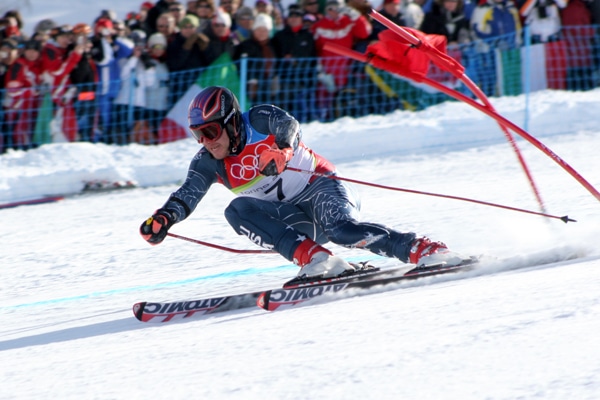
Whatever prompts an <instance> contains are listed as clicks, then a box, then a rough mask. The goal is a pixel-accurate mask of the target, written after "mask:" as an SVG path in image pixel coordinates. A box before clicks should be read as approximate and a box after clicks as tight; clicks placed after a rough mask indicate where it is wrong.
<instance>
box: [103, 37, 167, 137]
mask: <svg viewBox="0 0 600 400" xmlns="http://www.w3.org/2000/svg"><path fill="white" fill-rule="evenodd" d="M145 39H146V38H145V37H144V39H143V40H141V39H140V40H138V41H136V45H135V47H134V50H133V53H132V55H131V57H129V58H128V59H127V61H126V62H125V64H124V65H123V67H122V68H121V80H122V86H121V90H120V91H119V95H118V96H117V97H116V98H115V110H116V114H117V124H116V126H115V128H116V129H115V133H114V135H113V136H114V141H115V143H118V144H127V143H129V142H130V141H131V142H137V143H141V144H154V143H156V131H154V130H152V129H151V126H156V124H157V123H158V122H157V121H156V119H157V118H158V114H156V113H154V112H152V113H151V112H150V110H151V109H152V110H155V109H156V108H158V109H159V110H165V109H166V107H167V91H166V90H165V88H166V85H167V81H168V79H169V74H168V69H167V67H166V65H165V63H164V62H162V61H161V60H160V59H161V57H163V55H164V53H165V51H166V45H167V40H166V38H165V37H164V35H162V34H161V33H159V32H157V33H154V34H152V35H151V36H150V38H149V39H148V40H147V41H146V40H145ZM157 103H159V104H157ZM160 103H162V104H160ZM131 106H133V113H130V112H129V109H130V107H131ZM130 116H131V117H132V119H130ZM151 124H154V125H151ZM130 132H132V134H131V138H130V135H129V133H130Z"/></svg>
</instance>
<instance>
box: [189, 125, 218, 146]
mask: <svg viewBox="0 0 600 400" xmlns="http://www.w3.org/2000/svg"><path fill="white" fill-rule="evenodd" d="M190 130H191V131H192V135H194V137H195V138H196V140H205V141H209V142H214V141H215V140H218V139H219V138H220V137H221V135H222V134H223V129H221V125H219V124H217V123H214V122H211V123H208V124H204V125H195V126H191V127H190Z"/></svg>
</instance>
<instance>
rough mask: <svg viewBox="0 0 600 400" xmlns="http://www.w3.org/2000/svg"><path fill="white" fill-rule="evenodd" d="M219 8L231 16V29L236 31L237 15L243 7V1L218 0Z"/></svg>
mask: <svg viewBox="0 0 600 400" xmlns="http://www.w3.org/2000/svg"><path fill="white" fill-rule="evenodd" d="M218 1H219V8H220V9H221V10H222V11H224V12H225V13H227V15H229V19H230V21H231V25H230V26H229V28H230V29H235V13H236V12H237V10H238V9H239V8H240V7H241V6H242V0H218Z"/></svg>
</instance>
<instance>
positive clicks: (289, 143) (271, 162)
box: [250, 105, 301, 175]
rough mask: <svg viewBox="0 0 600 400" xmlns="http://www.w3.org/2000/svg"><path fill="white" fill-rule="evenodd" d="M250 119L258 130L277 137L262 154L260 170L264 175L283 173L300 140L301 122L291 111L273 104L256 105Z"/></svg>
mask: <svg viewBox="0 0 600 400" xmlns="http://www.w3.org/2000/svg"><path fill="white" fill-rule="evenodd" d="M250 121H251V123H252V126H253V127H254V128H255V129H256V130H257V131H258V132H260V133H265V134H269V135H273V136H274V137H275V143H274V144H273V145H272V146H271V148H270V149H268V150H265V151H263V152H262V153H261V154H260V156H259V158H258V170H259V171H260V173H261V174H263V175H279V174H281V173H282V172H283V171H284V170H285V167H286V165H287V163H288V162H289V161H290V160H291V159H292V157H293V156H294V150H295V149H296V148H297V147H298V143H299V142H300V137H301V132H300V123H299V122H298V120H296V118H294V117H293V116H291V115H290V114H289V113H287V112H285V111H284V110H282V109H280V108H278V107H275V106H271V105H264V106H257V107H254V108H253V109H252V110H251V113H250Z"/></svg>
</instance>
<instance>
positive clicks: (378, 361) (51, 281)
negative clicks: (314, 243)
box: [0, 90, 600, 399]
mask: <svg viewBox="0 0 600 400" xmlns="http://www.w3.org/2000/svg"><path fill="white" fill-rule="evenodd" d="M493 104H494V107H496V109H498V110H499V112H500V113H501V114H502V115H504V116H506V117H507V118H509V119H511V120H512V121H514V122H515V123H517V124H520V125H522V124H523V123H524V118H525V117H524V111H523V110H524V109H525V99H524V98H523V97H512V98H501V99H493ZM599 105H600V91H599V90H596V91H592V92H587V93H566V92H553V91H547V92H541V93H537V94H535V95H534V96H532V98H531V103H530V117H531V119H530V120H529V121H528V126H529V132H530V133H531V134H532V135H534V136H535V137H536V138H537V139H539V140H541V141H542V142H543V143H544V144H545V145H547V146H548V147H549V148H550V149H552V150H553V151H554V152H555V153H556V154H558V155H559V156H560V157H561V158H562V159H563V160H564V161H565V162H567V163H568V164H569V165H570V166H571V167H573V168H574V169H575V170H576V171H578V172H579V173H580V174H581V175H582V176H583V177H584V178H586V179H587V180H588V181H589V182H590V183H591V184H592V185H593V186H594V187H596V188H598V187H600V173H599V171H600V158H599V157H598V152H599V151H600V129H599V126H600V124H599V122H600V118H599V117H598V115H599V114H598V112H597V110H598V106H599ZM303 135H304V140H305V142H306V143H307V144H308V145H309V146H311V147H312V148H314V149H315V151H317V152H318V153H320V154H322V155H324V156H326V157H328V158H329V159H331V160H332V161H334V162H335V163H336V164H337V166H338V169H339V173H340V175H341V176H343V177H348V178H352V179H358V180H363V181H367V182H373V183H377V184H381V185H387V186H394V187H399V188H406V189H413V190H419V191H427V192H435V193H443V194H449V195H454V196H461V197H468V198H474V199H478V200H483V201H487V202H493V203H498V204H503V205H509V206H513V207H517V208H522V209H528V210H532V211H539V207H538V204H537V202H536V201H535V198H534V196H533V194H532V190H531V188H530V186H529V183H528V181H527V179H526V178H525V176H524V174H523V172H522V170H521V168H520V166H519V164H518V162H517V158H516V156H515V155H514V153H513V151H512V149H511V147H510V146H509V145H508V144H507V143H506V141H505V138H504V135H503V134H502V132H501V131H500V129H499V128H498V127H497V125H495V123H494V121H493V120H491V119H490V118H488V117H486V116H484V115H481V114H480V113H478V112H477V111H474V110H472V109H470V108H469V107H468V106H466V105H463V104H459V103H446V104H441V105H438V106H436V107H432V108H430V109H427V110H425V111H422V112H418V113H411V112H402V111H398V112H395V113H392V114H390V115H387V116H369V117H365V118H361V119H351V118H346V119H342V120H340V121H337V122H334V123H330V124H320V123H312V124H307V125H304V126H303ZM518 144H519V147H520V148H521V150H522V152H523V156H524V158H525V160H526V161H527V163H528V165H529V167H530V169H531V172H532V175H533V177H534V179H535V182H536V184H537V185H538V188H539V189H540V193H541V196H542V198H543V200H544V203H545V208H546V212H547V213H549V214H552V215H557V216H563V215H569V217H571V218H574V219H576V220H577V221H578V222H576V223H568V224H564V223H563V222H561V221H559V220H556V219H549V218H543V217H539V216H536V215H532V214H526V213H520V212H515V211H508V210H504V209H498V208H493V207H486V206H482V205H477V204H473V203H466V202H461V201H456V200H448V199H443V198H437V197H428V196H423V195H415V194H409V193H403V192H398V191H390V190H384V189H378V188H373V187H369V186H362V185H360V186H357V188H358V189H359V191H360V192H361V194H362V197H363V204H362V211H363V219H364V220H367V221H376V222H382V223H385V224H387V225H389V226H391V227H394V228H396V229H400V230H404V231H409V230H411V231H415V232H417V233H419V234H425V235H428V236H430V237H431V238H433V239H435V240H443V241H445V242H446V243H447V244H448V245H449V246H450V247H451V248H452V249H455V250H457V251H461V252H464V253H466V254H485V255H486V256H488V257H490V258H492V257H498V258H500V259H504V258H506V257H512V258H511V260H510V261H500V262H496V263H495V264H494V263H492V264H489V265H488V266H487V267H486V268H482V269H481V270H479V271H473V272H472V273H468V274H463V275H452V276H445V277H437V278H427V279H423V280H419V281H415V282H410V283H406V284H403V285H396V286H395V287H394V288H393V290H392V288H383V289H377V290H373V291H370V292H368V293H360V294H361V295H360V296H344V297H342V298H338V299H336V301H331V300H332V299H327V301H318V302H314V303H311V304H308V305H306V306H301V307H297V308H292V309H288V310H284V311H281V312H274V313H268V312H266V311H262V310H260V309H258V308H257V309H251V310H248V311H244V312H230V313H224V314H220V315H215V316H211V317H206V318H199V319H194V320H190V321H188V322H177V323H171V324H162V325H161V324H143V323H140V322H138V321H137V320H136V319H135V318H134V317H133V314H132V312H131V306H132V305H133V303H135V302H137V301H146V300H147V301H168V300H186V299H194V298H203V297H207V296H218V295H224V294H229V293H241V292H244V291H249V290H252V291H254V290H259V289H268V288H274V287H277V286H278V285H281V284H282V283H283V282H284V281H285V280H287V279H289V278H291V277H292V276H294V274H295V273H296V271H297V267H295V266H293V265H291V264H290V263H289V262H287V261H286V260H284V259H283V258H281V257H280V256H277V255H236V254H233V253H228V252H223V251H218V250H215V249H210V248H207V247H204V246H200V245H196V244H192V243H189V242H185V241H182V240H177V239H174V238H167V240H165V242H164V243H162V244H161V245H159V246H154V247H152V246H149V245H148V244H147V243H146V242H144V241H143V240H142V239H141V238H140V237H139V235H138V232H137V231H138V227H139V225H140V224H141V223H142V221H144V219H145V218H147V217H148V216H149V215H151V214H152V212H153V211H154V210H155V209H157V208H159V207H160V206H161V205H162V204H163V203H164V201H165V200H166V199H167V197H168V196H169V194H170V193H171V192H173V191H174V190H176V189H177V187H178V183H179V182H181V181H182V180H183V179H184V178H185V174H186V171H187V166H188V163H189V160H190V159H191V158H192V156H193V155H194V154H195V152H196V151H197V150H198V144H197V143H194V141H193V140H184V141H180V142H177V143H172V144H166V145H161V146H152V147H146V146H139V145H130V146H125V147H116V146H106V145H100V144H89V143H75V144H55V145H46V146H42V147H40V148H39V149H36V150H33V151H29V152H9V153H7V154H4V155H2V156H0V171H1V172H0V204H2V203H9V202H14V201H19V200H22V199H34V198H39V197H42V196H47V195H66V197H65V199H64V200H62V201H59V202H55V203H47V204H39V205H34V206H22V207H16V208H7V209H1V210H0V218H1V220H2V226H3V229H2V230H1V233H0V243H2V252H1V255H0V265H2V280H1V281H0V300H1V303H0V319H1V321H2V326H1V327H0V355H1V357H2V360H4V361H3V362H2V363H1V367H0V368H1V369H2V374H1V375H0V399H39V398H56V399H88V398H98V399H136V398H139V399H147V398H160V399H162V398H164V399H189V398H206V399H217V398H225V399H259V398H265V397H269V398H274V399H314V398H340V399H342V398H343V399H364V398H382V399H398V398H413V399H482V398H487V399H514V398H528V399H530V398H540V399H542V398H543V399H564V398H576V399H597V398H598V396H599V394H600V378H599V377H600V341H599V340H598V337H597V336H598V335H597V332H599V331H600V298H599V295H598V293H600V251H599V250H598V237H599V235H598V234H599V233H600V232H599V231H600V203H599V202H598V200H597V199H595V198H594V196H592V195H591V194H590V193H589V192H588V191H587V190H586V189H584V188H583V187H582V186H581V185H580V184H579V183H578V182H577V181H576V180H575V179H573V177H571V176H570V175H569V174H567V173H566V172H565V171H564V170H563V169H562V168H561V167H560V166H559V165H558V164H557V163H556V162H555V161H554V160H552V159H550V158H549V157H547V156H546V155H544V154H542V152H541V151H539V150H538V149H536V148H534V147H533V146H531V145H530V144H529V143H527V142H525V141H523V140H520V139H519V140H518ZM91 180H109V181H117V180H129V181H134V182H136V183H137V185H138V187H137V188H134V189H127V190H120V191H110V192H102V193H90V192H84V191H82V189H83V187H84V185H85V182H86V181H91ZM231 199H232V195H231V194H230V193H229V192H227V191H226V190H225V189H224V188H223V187H221V186H215V187H214V188H213V190H212V191H211V192H210V193H209V195H208V196H207V197H206V198H205V199H204V201H203V202H202V203H201V204H200V206H199V207H198V208H197V209H196V211H195V213H194V214H193V215H192V216H190V217H189V218H188V219H187V220H185V221H183V222H182V223H180V224H178V225H176V226H174V227H173V228H172V232H173V233H178V234H181V235H185V236H189V237H193V238H197V239H200V240H204V241H208V242H211V243H217V244H221V245H224V246H229V247H233V248H242V249H254V248H256V247H254V245H253V244H252V243H250V242H249V241H248V240H247V239H245V238H244V237H241V236H238V235H236V234H235V233H234V232H233V231H232V229H231V228H230V227H229V226H228V225H227V222H226V220H225V218H224V217H223V209H224V207H225V206H226V205H227V203H228V202H229V201H230V200H231ZM328 247H329V248H331V249H332V250H333V251H335V252H336V253H338V254H340V255H342V256H344V257H348V258H353V259H371V260H373V262H374V263H378V262H381V260H380V259H379V258H377V257H376V256H373V255H371V254H368V253H364V252H361V251H359V250H349V249H343V248H340V247H338V246H335V245H328ZM541 262H550V264H545V265H542V266H539V265H538V266H532V265H534V264H539V263H541ZM490 265H491V266H490Z"/></svg>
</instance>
